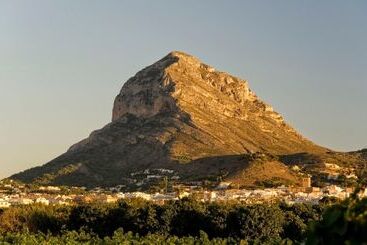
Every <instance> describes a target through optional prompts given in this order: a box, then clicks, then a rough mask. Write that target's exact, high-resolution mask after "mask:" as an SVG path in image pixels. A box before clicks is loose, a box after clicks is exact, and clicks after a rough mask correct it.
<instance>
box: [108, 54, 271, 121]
mask: <svg viewBox="0 0 367 245" xmlns="http://www.w3.org/2000/svg"><path fill="white" fill-rule="evenodd" d="M213 92H215V93H216V94H218V95H220V96H223V97H227V98H226V99H225V100H227V99H229V100H231V102H234V103H239V104H241V105H242V106H244V105H245V103H246V102H248V101H251V102H254V101H257V103H258V105H261V106H262V107H264V108H265V110H269V111H270V110H272V109H271V108H270V107H269V106H268V105H265V104H264V103H263V102H260V101H259V100H258V98H257V97H256V95H255V94H254V93H253V92H252V91H251V90H250V88H249V86H248V83H247V81H245V80H241V79H239V78H236V77H233V76H231V75H229V74H227V73H225V72H220V71H216V70H215V69H214V68H213V67H211V66H209V65H207V64H204V63H202V62H201V61H200V60H199V59H198V58H196V57H194V56H192V55H189V54H186V53H184V52H180V51H173V52H171V53H169V54H168V55H166V56H165V57H164V58H162V59H161V60H159V61H158V62H156V63H154V64H152V65H150V66H148V67H146V68H144V69H143V70H141V71H139V72H138V73H137V74H136V75H135V76H134V77H132V78H130V79H129V80H128V81H127V82H126V83H125V84H124V86H123V87H122V89H121V91H120V93H119V94H118V95H117V97H116V99H115V103H114V108H113V116H112V120H113V121H115V120H117V119H118V118H120V117H121V116H123V115H125V114H127V113H130V114H134V115H136V116H139V117H151V116H154V115H156V114H158V113H162V112H177V111H179V110H182V109H184V108H182V106H183V105H184V104H187V102H189V101H191V102H195V101H194V100H196V102H197V103H199V106H200V104H203V103H205V102H204V101H205V100H207V99H209V101H210V100H212V99H213V98H211V97H212V96H210V95H209V94H210V93H213ZM208 96H209V97H208ZM190 97H191V98H190ZM205 97H208V98H205ZM223 99H224V98H223ZM222 102H224V101H222ZM230 104H231V103H229V104H228V105H230ZM177 107H180V108H177ZM227 109H229V108H227ZM237 109H238V110H240V108H237ZM221 113H222V112H221ZM223 113H227V114H228V112H223Z"/></svg>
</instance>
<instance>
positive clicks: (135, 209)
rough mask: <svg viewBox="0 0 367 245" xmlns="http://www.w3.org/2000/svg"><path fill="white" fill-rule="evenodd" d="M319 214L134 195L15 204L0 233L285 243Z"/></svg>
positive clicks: (2, 218)
mask: <svg viewBox="0 0 367 245" xmlns="http://www.w3.org/2000/svg"><path fill="white" fill-rule="evenodd" d="M321 212H322V208H321V207H319V206H310V205H305V204H296V205H292V206H288V205H285V204H256V205H246V204H241V203H204V202H200V201H198V200H197V199H194V198H184V199H181V200H177V201H172V202H168V203H166V204H164V205H157V204H154V203H152V202H147V201H144V200H142V199H135V200H121V201H119V202H118V203H116V204H85V205H79V206H70V207H64V206H42V205H33V206H19V207H11V208H9V209H6V210H4V211H3V213H2V214H0V235H1V234H3V239H5V238H4V237H6V235H5V234H6V233H7V232H11V234H12V235H9V236H8V238H9V237H10V238H9V239H26V238H27V239H34V240H37V239H38V240H37V241H41V240H42V239H44V241H51V240H49V239H51V238H50V237H48V236H47V235H41V234H52V235H53V236H55V238H52V239H61V241H66V240H65V239H69V238H70V236H72V237H71V238H70V239H74V240H72V241H78V242H80V243H83V241H84V240H83V239H84V238H85V239H87V240H88V239H91V240H93V241H94V240H95V241H98V244H100V241H102V240H103V241H104V240H106V239H107V240H108V239H110V240H109V241H113V239H115V238H114V236H116V231H118V230H122V231H124V232H126V233H122V232H118V233H117V234H118V236H121V239H125V240H126V239H133V240H134V239H138V238H139V239H143V240H144V241H145V242H146V244H156V243H149V241H150V239H158V240H159V239H160V240H159V241H162V242H161V244H166V243H165V242H167V241H168V240H170V239H171V240H172V241H174V243H175V244H187V243H188V244H194V242H198V241H200V243H199V244H210V243H212V242H213V241H216V240H213V239H214V238H222V239H219V240H218V241H220V242H219V244H222V243H223V242H224V241H225V242H226V243H227V244H237V243H238V242H239V241H240V240H241V239H242V240H244V241H245V240H246V241H247V242H249V243H274V242H276V243H278V242H279V243H280V242H282V243H284V244H285V243H286V242H287V241H296V242H302V241H304V240H305V237H306V235H307V233H306V232H307V224H308V223H309V222H311V221H315V220H318V219H319V217H320V214H321ZM25 231H27V232H31V233H26V234H25V235H24V236H25V237H26V238H25V237H24V236H20V237H18V235H16V233H18V232H25ZM73 231H76V232H74V233H73ZM129 232H131V233H129ZM38 233H40V234H38ZM131 234H136V235H138V238H133V237H131V236H132V235H131ZM151 234H155V235H151ZM134 236H135V235H134ZM139 236H144V238H142V237H141V238H140V237H139ZM193 237H197V238H195V239H194V238H193ZM8 238H6V239H8ZM39 239H41V240H39ZM145 239H148V240H149V241H146V240H145ZM284 239H289V240H284ZM143 240H141V241H143ZM7 241H8V240H7ZM42 241H43V240H42ZM139 241H140V240H139ZM176 242H177V243H176ZM185 242H187V243H185ZM89 244H94V243H89ZM104 244H105V243H104ZM107 244H109V243H107ZM112 244H113V242H112ZM158 244H159V243H158Z"/></svg>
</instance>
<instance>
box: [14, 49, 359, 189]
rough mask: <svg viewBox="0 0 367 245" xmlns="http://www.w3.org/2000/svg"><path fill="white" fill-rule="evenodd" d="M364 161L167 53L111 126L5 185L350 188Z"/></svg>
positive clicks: (127, 90) (188, 59) (136, 80)
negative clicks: (309, 183) (305, 183)
mask: <svg viewBox="0 0 367 245" xmlns="http://www.w3.org/2000/svg"><path fill="white" fill-rule="evenodd" d="M364 166H366V152H365V151H357V152H351V153H340V152H334V151H331V150H329V149H326V148H324V147H321V146H318V145H316V144H314V143H313V142H311V141H309V140H307V139H306V138H304V137H303V136H301V135H300V134H299V133H297V132H296V130H294V129H293V128H292V127H291V126H290V125H288V124H287V123H286V122H285V121H284V119H283V117H282V116H281V115H280V114H279V113H277V112H275V111H274V110H273V108H272V107H271V106H270V105H268V104H266V103H264V102H263V101H262V100H260V99H259V98H258V97H257V96H256V94H255V93H254V92H253V91H251V89H250V88H249V86H248V83H247V81H245V80H242V79H239V78H237V77H234V76H231V75H229V74H227V73H225V72H220V71H217V70H215V69H214V68H213V67H211V66H209V65H206V64H204V63H202V62H201V61H200V60H198V59H197V58H195V57H193V56H191V55H188V54H185V53H183V52H178V51H175V52H171V53H169V54H168V55H167V56H165V57H164V58H162V59H161V60H159V61H157V62H156V63H154V64H152V65H150V66H148V67H146V68H144V69H143V70H141V71H139V72H138V73H137V74H136V75H135V76H133V77H132V78H130V79H129V80H128V81H127V82H126V83H124V85H123V87H122V89H121V91H120V93H119V94H118V95H117V97H116V99H115V102H114V107H113V112H112V122H111V123H109V124H108V125H106V126H105V127H103V128H102V129H100V130H97V131H95V132H93V133H92V134H91V135H90V136H89V137H88V138H87V139H84V140H82V141H81V142H79V143H77V144H75V145H73V146H72V147H70V149H69V150H68V151H67V152H66V153H64V154H62V155H61V156H59V157H57V158H56V159H54V160H52V161H50V162H48V163H47V164H45V165H43V166H40V167H35V168H32V169H29V170H26V171H23V172H21V173H18V174H15V175H13V176H11V177H10V178H11V179H14V180H19V181H22V182H25V183H37V184H44V185H69V186H85V187H90V188H92V187H96V186H117V185H120V186H126V187H127V188H131V189H142V190H143V189H147V188H151V187H152V186H154V185H159V184H160V183H162V182H172V183H191V182H196V183H197V182H199V181H200V182H201V183H207V184H208V183H209V184H212V185H216V184H218V183H220V182H223V181H226V182H227V183H231V184H233V185H235V186H237V187H256V186H259V185H260V186H262V185H265V186H267V185H283V184H284V185H294V186H298V185H302V179H304V177H305V176H312V180H313V181H314V182H315V183H317V184H318V185H322V184H323V183H325V182H326V181H328V182H330V181H334V182H338V181H339V182H343V183H344V182H348V181H349V182H353V181H356V180H357V179H358V178H360V177H361V175H363V174H364V171H362V170H363V169H364Z"/></svg>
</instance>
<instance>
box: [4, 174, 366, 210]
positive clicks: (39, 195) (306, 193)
mask: <svg viewBox="0 0 367 245" xmlns="http://www.w3.org/2000/svg"><path fill="white" fill-rule="evenodd" d="M302 185H303V186H301V187H285V186H281V187H277V188H265V189H253V190H250V189H229V187H230V183H226V182H223V183H221V184H220V185H218V187H217V189H215V190H205V189H203V188H201V187H200V186H199V185H192V186H182V185H181V186H179V187H177V188H176V191H174V192H171V193H145V192H115V193H113V192H111V191H110V190H104V189H102V188H98V190H94V191H84V192H82V193H73V194H70V193H69V194H66V193H65V191H64V190H62V189H60V188H59V187H56V186H41V187H38V189H37V190H33V191H32V192H29V191H28V190H27V188H26V187H24V186H22V185H19V184H12V183H8V184H1V185H0V208H7V207H10V206H16V205H29V204H37V203H38V204H43V205H76V204H81V203H92V202H93V203H95V202H100V203H114V202H117V201H118V200H119V199H134V198H142V199H145V200H149V201H152V202H155V203H158V204H163V203H164V202H167V201H172V200H178V199H180V198H184V197H188V196H193V197H195V198H196V199H198V200H201V201H205V202H226V201H240V202H243V203H249V204H250V203H265V202H277V201H279V200H282V201H284V202H286V203H289V204H294V203H312V204H317V203H319V202H320V201H321V200H323V199H324V198H328V197H329V198H330V197H332V198H337V199H345V198H348V197H349V196H350V195H351V194H352V193H353V192H354V190H353V188H342V187H339V186H336V185H329V186H326V187H324V188H319V187H312V186H311V181H310V178H304V179H303V181H302ZM359 195H360V196H363V197H367V189H366V190H364V191H363V192H361V193H359Z"/></svg>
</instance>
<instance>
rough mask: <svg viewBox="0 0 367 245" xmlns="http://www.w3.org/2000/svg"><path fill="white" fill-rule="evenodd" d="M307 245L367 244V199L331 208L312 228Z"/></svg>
mask: <svg viewBox="0 0 367 245" xmlns="http://www.w3.org/2000/svg"><path fill="white" fill-rule="evenodd" d="M307 244H367V199H366V198H364V199H362V200H360V199H358V198H352V199H347V200H345V201H344V202H342V203H340V204H336V205H333V206H330V207H329V208H328V209H327V210H326V211H325V213H324V214H323V217H322V219H321V220H320V221H319V222H316V223H314V224H313V225H312V226H311V230H310V234H309V236H308V239H307Z"/></svg>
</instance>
